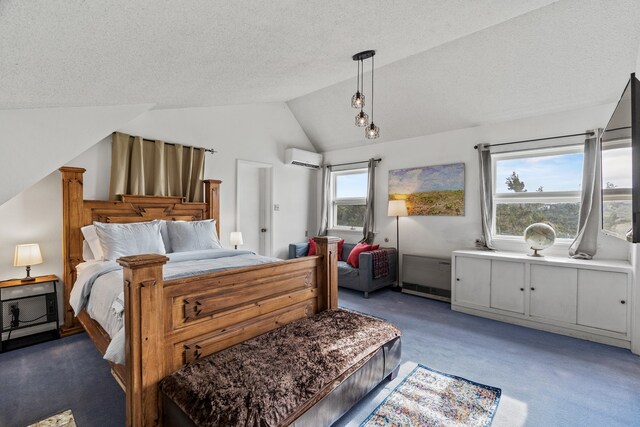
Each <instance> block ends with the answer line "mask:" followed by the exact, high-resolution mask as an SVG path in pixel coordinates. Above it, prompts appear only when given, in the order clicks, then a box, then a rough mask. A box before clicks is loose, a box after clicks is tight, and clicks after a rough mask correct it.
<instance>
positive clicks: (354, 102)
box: [351, 60, 364, 110]
mask: <svg viewBox="0 0 640 427" xmlns="http://www.w3.org/2000/svg"><path fill="white" fill-rule="evenodd" d="M360 62H362V60H360V61H359V62H358V78H357V81H356V93H355V94H354V95H353V96H352V97H351V106H352V107H353V108H360V109H361V110H362V108H363V107H364V94H363V93H361V92H360ZM363 72H364V64H363Z"/></svg>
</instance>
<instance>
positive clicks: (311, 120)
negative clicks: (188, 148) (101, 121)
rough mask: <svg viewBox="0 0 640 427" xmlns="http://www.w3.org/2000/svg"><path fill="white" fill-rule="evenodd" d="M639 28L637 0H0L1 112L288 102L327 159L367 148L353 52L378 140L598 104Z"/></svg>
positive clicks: (624, 71)
mask: <svg viewBox="0 0 640 427" xmlns="http://www.w3.org/2000/svg"><path fill="white" fill-rule="evenodd" d="M638 23H640V8H639V7H638V4H637V0H616V1H615V2H612V1H610V0H559V1H554V0H474V1H469V0H405V1H371V0H369V1H365V0H352V1H344V0H322V1H320V0H315V1H296V0H278V1H271V2H265V1H261V0H238V1H211V0H193V1H188V2H183V1H181V2H178V1H168V0H165V1H158V0H135V1H131V0H111V1H108V2H100V1H84V0H66V1H64V2H57V1H50V0H30V1H23V0H3V1H1V2H0V52H1V54H0V109H22V108H43V107H88V106H109V105H127V104H143V103H144V104H155V107H154V108H156V109H162V108H176V107H178V108H183V107H184V108H186V107H195V106H212V105H234V104H245V103H263V102H274V101H288V105H289V107H290V108H291V110H292V111H293V113H294V114H295V116H296V118H297V119H298V121H299V122H300V124H301V125H302V127H303V129H304V130H305V132H306V133H307V135H308V136H309V137H310V139H311V141H312V142H313V143H314V145H315V147H316V148H317V149H318V150H319V151H325V150H329V149H333V148H338V147H342V146H357V145H359V144H367V143H370V142H369V141H367V140H365V139H364V138H363V135H362V129H357V128H355V127H354V126H353V116H354V111H355V110H352V109H351V108H350V106H349V102H348V101H349V98H350V96H351V94H352V92H353V91H354V89H355V71H356V68H355V67H356V64H355V63H354V62H353V61H352V60H351V55H352V54H354V53H356V52H358V51H361V50H365V49H376V50H377V52H378V53H377V55H376V68H377V72H376V123H377V124H378V125H379V126H380V127H381V133H382V138H381V139H380V141H385V140H394V139H399V138H406V137H411V136H416V135H420V134H428V133H434V132H440V131H443V130H449V129H455V128H460V127H466V126H472V125H475V124H481V123H486V122H488V121H495V120H502V119H508V118H514V117H519V116H523V115H528V114H536V113H543V112H549V111H553V110H559V109H568V108H571V107H574V106H583V105H589V104H597V103H602V102H608V101H612V100H614V99H615V97H616V96H617V95H618V94H619V92H620V90H621V88H622V86H623V85H624V81H625V80H626V78H627V77H628V76H627V75H628V73H630V72H631V71H633V68H634V66H635V60H636V56H637V52H638V45H639V44H640V25H638ZM632 63H633V65H634V66H632V65H631V64H632Z"/></svg>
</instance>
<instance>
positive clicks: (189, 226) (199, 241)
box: [167, 219, 222, 252]
mask: <svg viewBox="0 0 640 427" xmlns="http://www.w3.org/2000/svg"><path fill="white" fill-rule="evenodd" d="M167 229H168V231H169V240H171V247H172V248H173V252H188V251H197V250H201V249H221V248H222V245H221V244H220V240H218V233H216V220H215V219H207V220H204V221H167Z"/></svg>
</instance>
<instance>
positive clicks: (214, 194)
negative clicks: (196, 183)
mask: <svg viewBox="0 0 640 427" xmlns="http://www.w3.org/2000/svg"><path fill="white" fill-rule="evenodd" d="M203 182H204V201H205V203H206V204H207V208H208V209H209V210H208V212H207V215H208V218H210V219H215V220H216V231H217V232H218V239H219V238H220V184H222V181H220V180H219V179H205V180H204V181H203Z"/></svg>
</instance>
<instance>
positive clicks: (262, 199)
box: [236, 160, 273, 256]
mask: <svg viewBox="0 0 640 427" xmlns="http://www.w3.org/2000/svg"><path fill="white" fill-rule="evenodd" d="M272 170H273V165H271V164H269V163H261V162H253V161H249V160H238V161H237V176H236V187H237V188H236V231H240V232H241V233H242V239H243V241H244V244H243V246H242V247H241V248H238V249H243V250H247V251H253V252H255V253H257V254H259V255H264V256H271V253H272V235H273V221H272V215H271V204H272V203H271V200H272V199H271V191H272V187H273V174H272Z"/></svg>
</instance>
